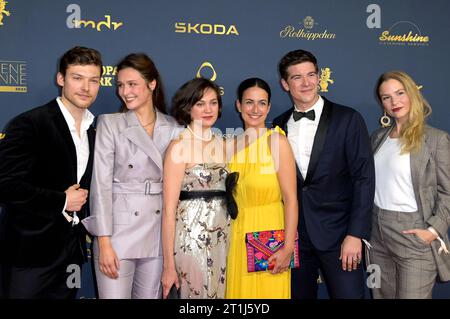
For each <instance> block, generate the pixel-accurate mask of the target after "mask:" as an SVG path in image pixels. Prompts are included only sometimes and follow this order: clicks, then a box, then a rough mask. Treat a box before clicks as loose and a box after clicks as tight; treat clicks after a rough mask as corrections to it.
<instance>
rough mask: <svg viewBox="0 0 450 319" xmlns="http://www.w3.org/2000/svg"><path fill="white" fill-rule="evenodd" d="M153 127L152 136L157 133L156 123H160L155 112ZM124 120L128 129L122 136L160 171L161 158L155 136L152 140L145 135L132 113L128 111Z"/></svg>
mask: <svg viewBox="0 0 450 319" xmlns="http://www.w3.org/2000/svg"><path fill="white" fill-rule="evenodd" d="M157 114H158V115H157V117H156V122H155V127H154V129H153V134H155V132H156V131H157V128H158V121H161V120H160V118H161V116H159V113H158V112H157ZM126 120H127V125H128V127H127V128H126V129H125V131H124V135H125V136H126V137H127V138H128V139H129V140H130V142H132V143H133V144H135V145H136V146H137V147H139V148H140V149H141V150H142V151H143V152H144V153H145V154H147V156H148V157H150V159H151V160H152V161H153V162H154V163H155V164H156V165H157V166H158V167H159V168H160V169H162V156H161V153H160V152H159V149H158V148H157V147H156V145H155V143H154V142H153V141H154V140H155V136H154V138H153V140H152V138H151V137H150V136H149V135H148V134H147V132H146V131H145V130H144V128H143V127H142V126H141V125H140V123H139V120H138V118H137V116H136V113H135V112H134V111H128V112H127V113H126Z"/></svg>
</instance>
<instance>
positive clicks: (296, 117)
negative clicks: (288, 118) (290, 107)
mask: <svg viewBox="0 0 450 319" xmlns="http://www.w3.org/2000/svg"><path fill="white" fill-rule="evenodd" d="M292 115H293V116H294V121H296V122H297V121H298V120H300V119H301V118H303V117H306V118H307V119H309V120H311V121H314V120H315V118H316V113H315V112H314V110H311V111H308V112H298V111H295V110H294V113H293V114H292Z"/></svg>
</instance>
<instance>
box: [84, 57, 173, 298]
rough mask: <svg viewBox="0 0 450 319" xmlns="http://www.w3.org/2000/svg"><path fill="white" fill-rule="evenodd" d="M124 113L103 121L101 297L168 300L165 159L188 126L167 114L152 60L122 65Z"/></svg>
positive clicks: (97, 251)
mask: <svg viewBox="0 0 450 319" xmlns="http://www.w3.org/2000/svg"><path fill="white" fill-rule="evenodd" d="M117 71H118V74H117V88H118V94H119V96H120V97H121V99H122V101H123V107H122V112H120V113H116V114H107V115H101V116H99V118H98V122H97V138H96V142H95V144H96V145H95V154H94V169H93V176H92V184H91V194H90V208H91V217H89V218H87V219H85V220H83V223H84V225H85V226H86V228H87V230H88V231H89V232H90V233H91V234H92V235H94V236H96V237H95V241H94V264H95V273H96V278H97V284H98V290H99V297H100V298H160V297H161V284H160V280H161V273H162V247H161V215H162V214H161V211H162V178H163V158H164V153H165V151H166V148H167V146H168V145H169V143H170V141H171V140H172V139H173V138H175V137H177V135H178V133H179V132H180V131H181V130H182V128H181V127H180V126H179V125H178V124H176V122H175V120H174V119H173V118H171V117H170V116H168V115H166V114H165V103H164V94H163V91H162V87H161V80H160V76H159V73H158V70H157V69H156V67H155V65H154V64H153V62H152V61H151V60H150V58H149V57H148V56H146V55H145V54H130V55H128V56H127V57H125V58H124V59H123V60H122V61H121V62H120V63H119V64H118V66H117Z"/></svg>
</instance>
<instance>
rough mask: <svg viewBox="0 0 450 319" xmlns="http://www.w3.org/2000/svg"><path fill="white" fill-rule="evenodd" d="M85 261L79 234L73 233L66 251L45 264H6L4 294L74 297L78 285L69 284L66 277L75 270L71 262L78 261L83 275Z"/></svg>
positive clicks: (34, 296)
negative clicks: (26, 265)
mask: <svg viewBox="0 0 450 319" xmlns="http://www.w3.org/2000/svg"><path fill="white" fill-rule="evenodd" d="M82 263H83V257H82V252H81V248H80V243H79V241H78V239H77V237H76V236H74V237H70V239H69V240H68V241H67V244H66V246H65V249H64V251H63V253H62V254H61V255H60V256H58V258H57V259H56V260H55V261H54V262H52V264H51V265H48V266H43V267H17V266H11V265H6V264H3V265H2V266H1V268H2V282H3V286H4V292H3V294H4V296H3V297H4V298H9V299H41V298H43V299H74V298H75V297H76V295H77V291H78V289H77V288H69V285H68V283H67V279H68V277H69V276H71V275H72V274H74V272H71V271H70V269H69V271H68V270H67V267H68V266H69V265H78V267H80V268H79V270H80V272H79V274H80V276H81V265H82Z"/></svg>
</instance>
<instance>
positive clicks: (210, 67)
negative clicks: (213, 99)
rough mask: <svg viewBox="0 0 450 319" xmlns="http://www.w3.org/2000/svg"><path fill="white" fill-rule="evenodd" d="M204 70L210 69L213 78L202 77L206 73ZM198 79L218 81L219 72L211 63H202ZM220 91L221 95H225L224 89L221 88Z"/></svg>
mask: <svg viewBox="0 0 450 319" xmlns="http://www.w3.org/2000/svg"><path fill="white" fill-rule="evenodd" d="M204 69H210V70H211V72H212V74H211V76H204V75H202V74H203V73H204V71H203V70H204ZM196 76H197V78H205V79H210V80H211V81H215V80H216V79H217V72H216V70H215V69H214V67H213V65H212V64H211V62H208V61H205V62H203V63H202V65H200V67H199V68H198V70H197V75H196ZM219 91H220V95H224V94H225V91H224V88H223V87H221V86H219Z"/></svg>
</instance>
